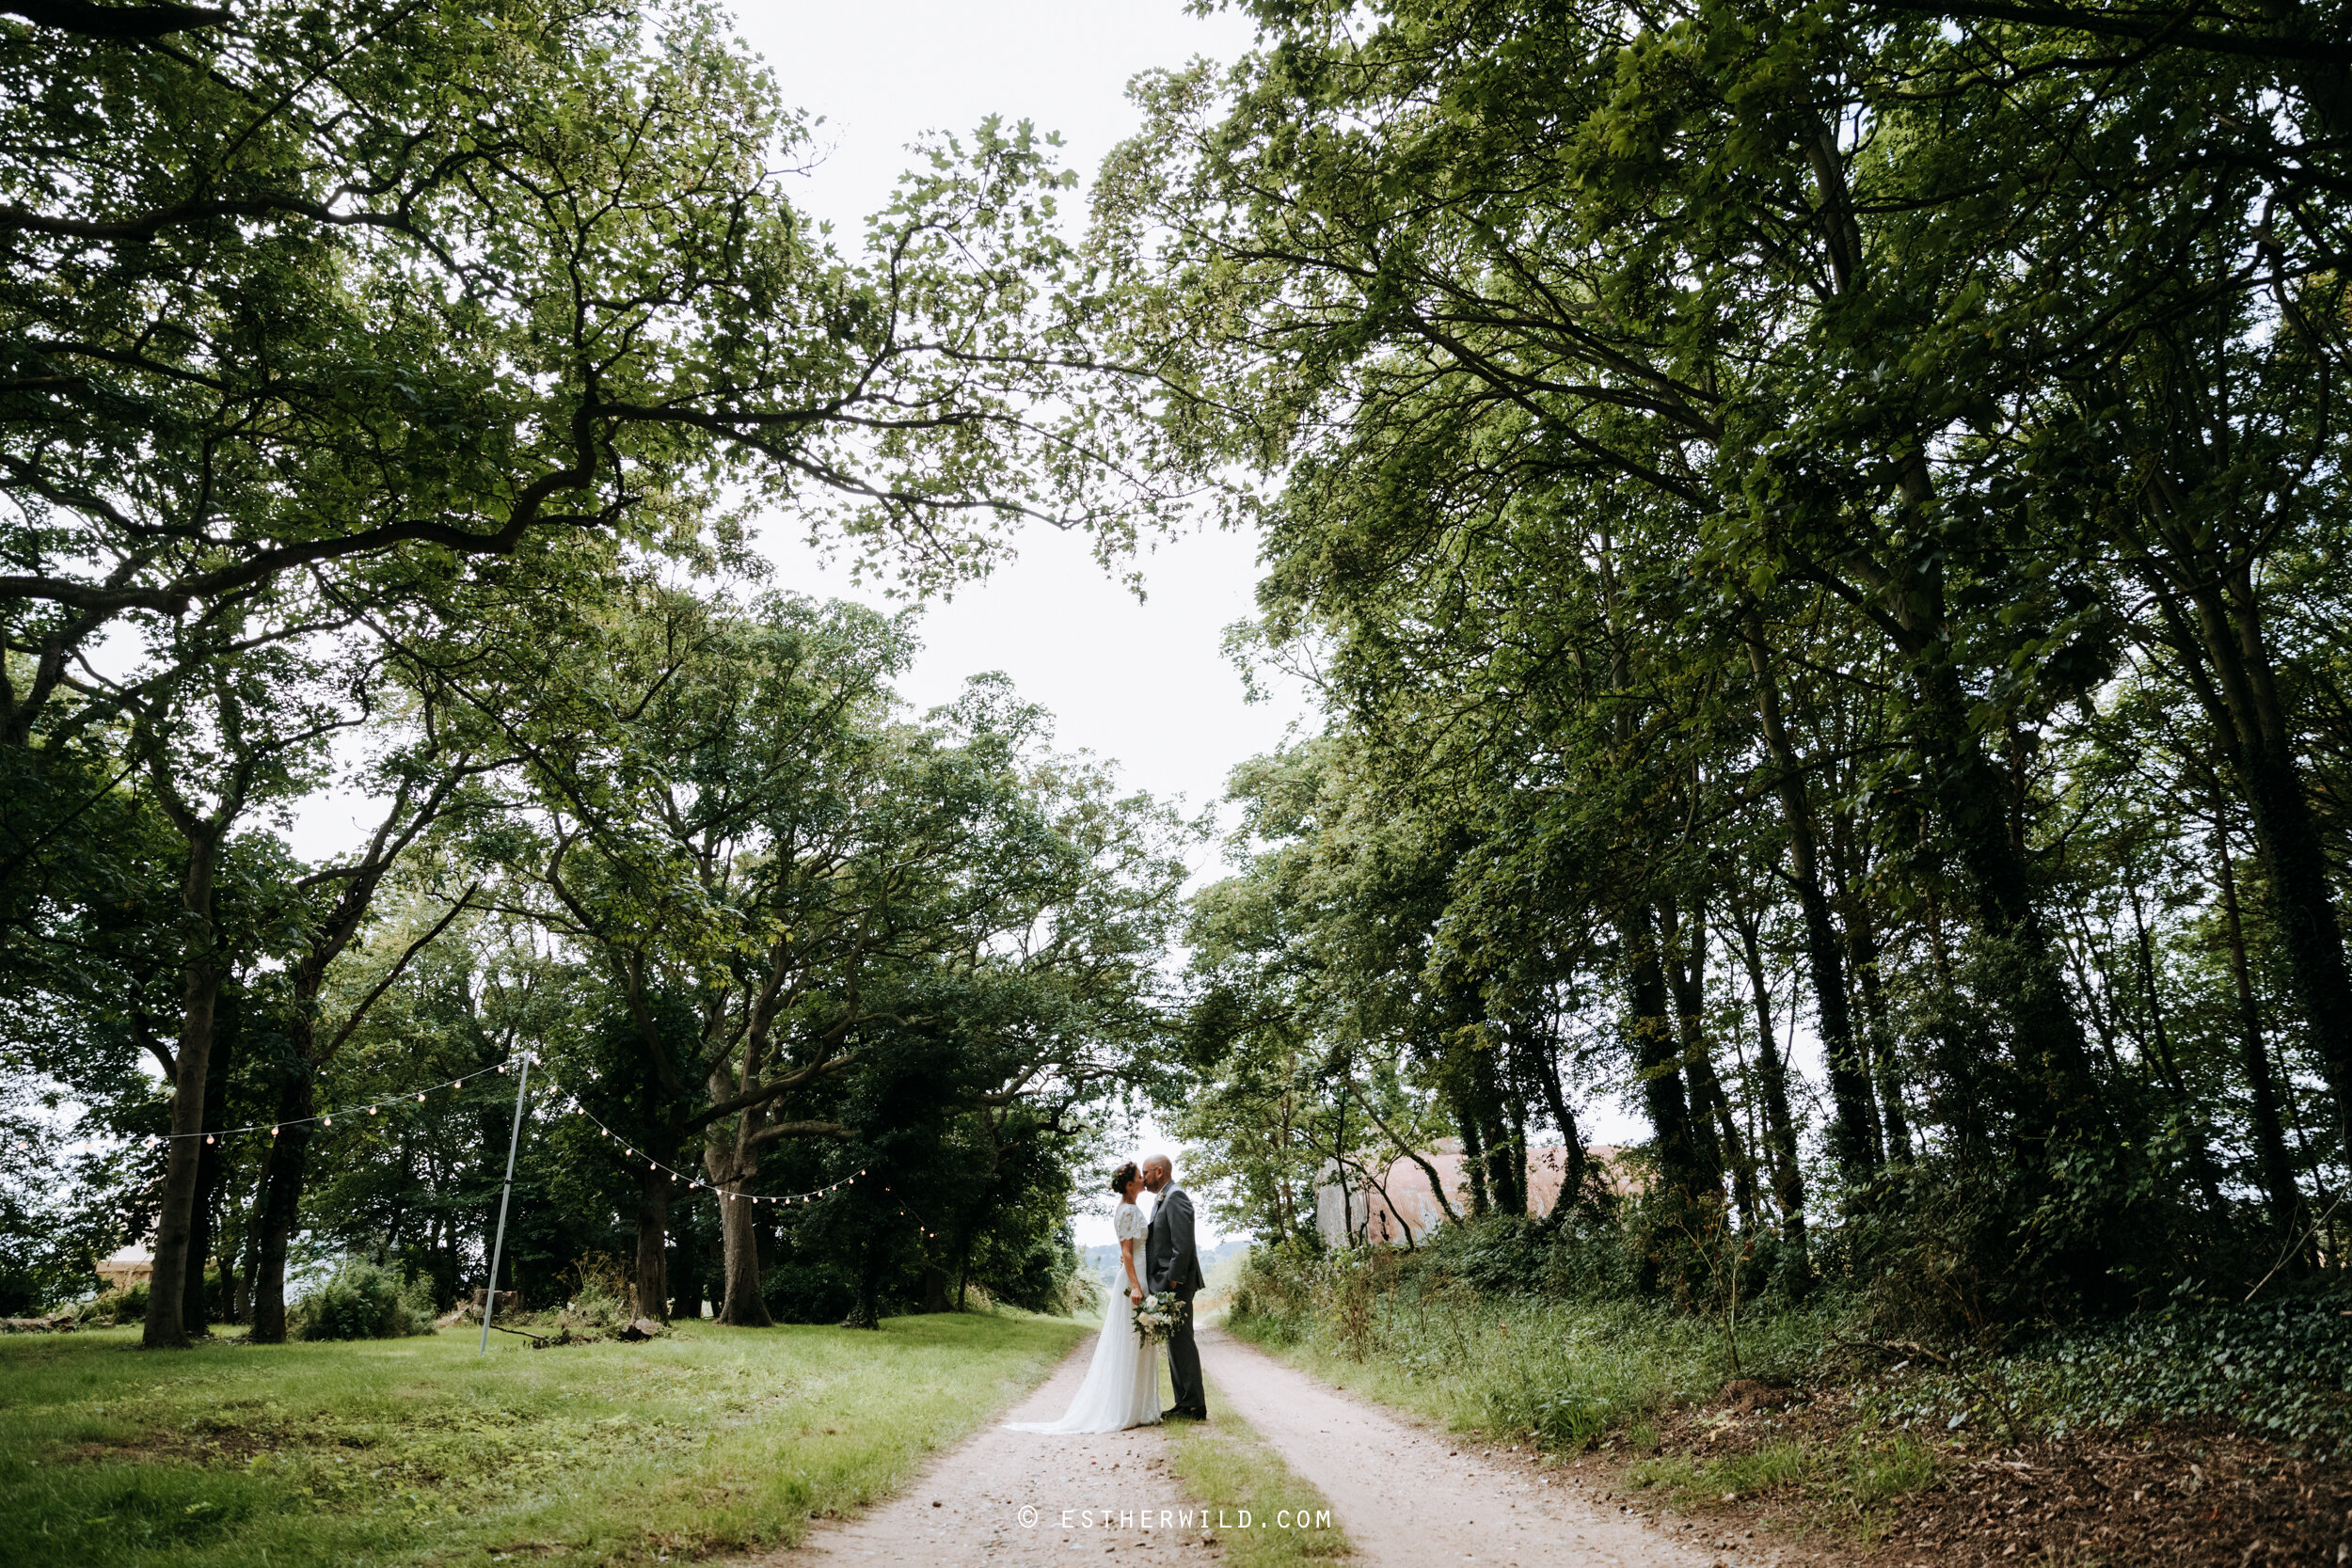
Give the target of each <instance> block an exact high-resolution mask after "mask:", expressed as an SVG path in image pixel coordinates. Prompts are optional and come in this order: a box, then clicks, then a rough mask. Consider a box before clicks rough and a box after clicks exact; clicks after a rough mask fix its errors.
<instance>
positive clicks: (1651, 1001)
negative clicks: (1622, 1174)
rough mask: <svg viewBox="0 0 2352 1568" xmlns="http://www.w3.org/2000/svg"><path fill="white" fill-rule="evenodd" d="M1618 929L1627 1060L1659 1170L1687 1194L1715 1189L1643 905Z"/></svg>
mask: <svg viewBox="0 0 2352 1568" xmlns="http://www.w3.org/2000/svg"><path fill="white" fill-rule="evenodd" d="M1618 933H1619V936H1620V937H1621V938H1622V940H1623V941H1624V942H1625V948H1626V954H1625V957H1626V965H1627V981H1628V986H1629V996H1628V1001H1629V1005H1630V1012H1631V1015H1632V1019H1631V1023H1632V1034H1633V1039H1632V1042H1631V1043H1632V1056H1633V1065H1634V1069H1635V1070H1636V1071H1637V1072H1638V1073H1640V1075H1641V1079H1642V1103H1643V1107H1644V1109H1645V1110H1646V1111H1648V1113H1649V1122H1650V1127H1651V1129H1652V1130H1653V1131H1654V1132H1656V1133H1657V1136H1658V1165H1659V1170H1660V1173H1661V1175H1662V1176H1663V1177H1664V1179H1665V1180H1666V1184H1667V1185H1668V1186H1669V1187H1670V1188H1673V1189H1675V1190H1677V1191H1678V1192H1680V1193H1681V1194H1682V1195H1683V1196H1684V1197H1685V1198H1687V1199H1696V1198H1697V1197H1699V1196H1701V1195H1703V1194H1707V1193H1719V1192H1721V1191H1722V1189H1723V1178H1722V1174H1721V1173H1720V1172H1719V1171H1716V1170H1714V1169H1712V1168H1711V1167H1709V1166H1708V1164H1707V1163H1706V1162H1705V1161H1704V1160H1703V1158H1702V1157H1701V1155H1700V1152H1699V1146H1698V1143H1697V1141H1696V1140H1695V1139H1693V1138H1692V1132H1691V1101H1690V1099H1689V1097H1688V1096H1687V1095H1686V1094H1685V1093H1684V1090H1683V1083H1682V1072H1681V1069H1680V1066H1679V1064H1678V1063H1677V1051H1676V1047H1675V1033H1674V1025H1673V1023H1672V1022H1671V1021H1669V1019H1668V1018H1667V1016H1666V1009H1667V999H1666V971H1665V968H1664V966H1663V965H1662V964H1661V963H1660V961H1659V954H1658V941H1657V938H1656V936H1655V935H1654V934H1653V927H1652V925H1651V917H1650V912H1649V911H1648V910H1646V909H1642V908H1638V907H1637V908H1636V909H1635V910H1634V911H1632V912H1630V913H1629V914H1627V915H1624V916H1622V917H1620V920H1619V923H1618Z"/></svg>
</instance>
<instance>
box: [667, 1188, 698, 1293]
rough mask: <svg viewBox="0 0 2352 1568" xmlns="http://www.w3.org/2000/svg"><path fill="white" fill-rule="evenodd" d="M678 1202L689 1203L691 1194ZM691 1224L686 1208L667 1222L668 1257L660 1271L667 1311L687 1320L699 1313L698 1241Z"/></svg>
mask: <svg viewBox="0 0 2352 1568" xmlns="http://www.w3.org/2000/svg"><path fill="white" fill-rule="evenodd" d="M681 1201H682V1202H683V1203H684V1204H687V1205H691V1204H692V1203H693V1201H694V1198H693V1195H692V1194H691V1193H690V1194H689V1195H687V1196H686V1197H685V1198H684V1199H683V1200H681ZM695 1223H696V1222H695V1220H694V1218H693V1216H692V1212H691V1208H690V1209H689V1210H688V1211H687V1212H685V1213H684V1214H682V1215H680V1216H679V1217H678V1218H677V1219H676V1220H675V1222H674V1223H673V1224H672V1225H671V1227H670V1256H669V1259H668V1262H667V1265H666V1267H665V1269H664V1271H663V1277H664V1278H665V1279H666V1280H667V1281H668V1283H669V1287H670V1313H671V1315H672V1317H674V1318H684V1319H687V1320H688V1321H689V1322H692V1321H694V1320H696V1319H699V1318H700V1317H701V1316H702V1315H703V1256H702V1243H701V1239H700V1238H699V1237H697V1236H696V1235H695V1234H694V1225H695Z"/></svg>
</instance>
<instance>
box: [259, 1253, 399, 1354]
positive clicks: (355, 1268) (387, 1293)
mask: <svg viewBox="0 0 2352 1568" xmlns="http://www.w3.org/2000/svg"><path fill="white" fill-rule="evenodd" d="M292 1327H293V1329H294V1338H297V1339H397V1338H403V1337H404V1336H406V1335H410V1334H430V1333H432V1332H433V1283H432V1281H431V1280H429V1279H425V1278H423V1277H419V1278H416V1279H404V1278H402V1277H401V1275H400V1272H399V1271H398V1270H396V1269H388V1268H385V1267H383V1266H382V1265H380V1264H376V1263H371V1262H369V1261H368V1260H367V1259H364V1258H346V1259H343V1260H342V1263H340V1264H338V1265H337V1266H336V1269H335V1272H334V1273H333V1274H331V1275H327V1276H326V1279H324V1280H322V1281H321V1282H320V1283H319V1284H318V1286H317V1287H316V1288H314V1289H313V1290H312V1291H310V1294H308V1295H306V1296H304V1297H303V1298H302V1299H301V1300H300V1301H298V1302H296V1303H295V1304H294V1322H293V1324H292Z"/></svg>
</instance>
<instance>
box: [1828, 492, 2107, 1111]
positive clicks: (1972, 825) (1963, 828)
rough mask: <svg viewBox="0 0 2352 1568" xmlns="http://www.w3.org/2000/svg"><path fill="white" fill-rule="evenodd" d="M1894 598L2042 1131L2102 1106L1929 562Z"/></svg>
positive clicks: (1916, 715)
mask: <svg viewBox="0 0 2352 1568" xmlns="http://www.w3.org/2000/svg"><path fill="white" fill-rule="evenodd" d="M1922 483H1924V481H1922ZM1892 597H1893V598H1894V599H1895V601H1896V602H1897V605H1898V607H1899V611H1898V618H1899V620H1900V621H1901V622H1903V623H1904V624H1905V626H1906V628H1907V630H1908V631H1909V633H1910V635H1911V636H1912V637H1913V638H1914V639H1915V640H1917V641H1919V642H1920V644H1921V645H1920V646H1919V647H1918V648H1917V649H1915V650H1912V651H1911V657H1910V659H1909V663H1910V665H1911V674H1912V679H1913V683H1914V689H1915V691H1916V693H1917V696H1918V702H1917V703H1916V705H1915V707H1914V708H1913V712H1912V729H1911V737H1912V740H1913V742H1914V743H1915V745H1916V746H1917V747H1918V748H1919V750H1920V751H1921V752H1922V753H1923V755H1924V758H1925V760H1926V762H1927V772H1928V775H1929V780H1930V784H1931V788H1932V790H1933V793H1934V798H1935V802H1936V810H1937V813H1938V815H1939V816H1942V817H1943V819H1944V823H1945V826H1946V828H1947V830H1948V832H1950V835H1951V842H1952V847H1953V848H1954V850H1955V851H1956V853H1957V855H1958V858H1959V861H1960V864H1961V868H1962V869H1963V871H1964V872H1965V873H1966V874H1967V878H1968V884H1969V887H1970V889H1971V891H1972V892H1973V893H1974V894H1975V895H1976V899H1975V904H1976V914H1977V922H1978V925H1979V927H1980V928H1981V929H1982V930H1983V931H1984V933H1985V935H1986V936H1987V937H1989V938H1991V939H1992V940H1993V941H1994V942H1996V943H1998V944H1999V945H2000V946H2001V947H2003V948H2005V949H2006V954H2005V957H2006V959H2007V963H2006V967H2007V968H2008V969H2009V971H2010V973H2009V974H2006V975H2004V976H2003V977H2002V985H2003V990H2004V992H2005V1004H2006V1005H2005V1007H2004V1010H2005V1011H2006V1012H2007V1013H2008V1015H2009V1018H2010V1024H2011V1027H2012V1030H2013V1033H2014V1038H2015V1042H2016V1044H2015V1051H2016V1056H2017V1063H2018V1066H2019V1067H2020V1068H2021V1069H2023V1070H2024V1072H2025V1073H2026V1076H2027V1078H2028V1079H2029V1080H2032V1081H2034V1082H2035V1083H2036V1084H2037V1085H2038V1086H2039V1087H2040V1088H2041V1090H2042V1099H2041V1101H2040V1102H2039V1103H2038V1104H2029V1105H2028V1106H2027V1107H2026V1109H2027V1114H2028V1117H2030V1118H2031V1119H2030V1120H2029V1122H2028V1128H2029V1131H2030V1132H2034V1133H2038V1134H2044V1135H2046V1134H2047V1133H2048V1132H2054V1131H2056V1130H2057V1129H2058V1127H2059V1126H2061V1125H2064V1124H2067V1123H2071V1122H2076V1121H2080V1120H2084V1119H2086V1118H2090V1117H2096V1116H2097V1115H2098V1114H2099V1105H2098V1100H2097V1090H2096V1085H2094V1084H2093V1083H2092V1081H2091V1076H2090V1051H2089V1047H2088V1045H2087V1043H2086V1041H2085V1039H2084V1036H2083V1027H2082V1021H2081V1020H2080V1019H2078V1018H2076V1017H2075V1016H2074V1006H2073V1005H2072V1003H2070V1002H2069V1000H2068V998H2067V993H2066V984H2065V978H2064V976H2063V974H2061V973H2060V971H2059V968H2058V958H2057V955H2056V954H2055V953H2054V952H2053V951H2052V948H2051V942H2050V933H2049V930H2048V928H2047V926H2046V925H2045V923H2044V922H2043V920H2042V911H2041V907H2040V905H2039V903H2038V902H2037V900H2036V898H2035V895H2034V886H2033V877H2032V875H2031V871H2030V868H2029V867H2028V866H2027V864H2026V861H2025V858H2024V857H2023V856H2022V855H2021V854H2019V853H2018V848H2017V844H2016V841H2015V839H2014V838H2013V837H2012V835H2011V812H2010V801H2011V790H2010V786H2009V781H2008V780H2007V778H2006V777H2005V776H2004V771H2003V769H2002V768H2000V767H1999V766H1997V765H1996V764H1994V762H1993V761H1992V760H1991V759H1990V758H1988V757H1987V756H1986V755H1985V754H1984V748H1983V746H1982V744H1981V743H1980V741H1979V737H1978V736H1977V734H1976V732H1975V730H1974V729H1973V728H1972V727H1971V725H1970V722H1969V718H1968V714H1969V707H1970V698H1969V695H1968V692H1967V689H1965V688H1964V687H1963V685H1962V683H1961V679H1960V673H1959V671H1958V670H1957V669H1955V668H1954V667H1953V666H1952V664H1951V663H1950V661H1949V659H1948V658H1947V657H1945V656H1944V654H1943V651H1942V650H1943V644H1942V642H1941V641H1940V637H1941V632H1942V627H1943V626H1944V622H1945V618H1946V617H1945V608H1944V593H1943V583H1942V578H1941V576H1940V575H1939V574H1938V573H1937V572H1936V571H1935V570H1934V569H1933V568H1932V567H1931V568H1928V569H1927V570H1925V571H1923V572H1922V573H1921V574H1920V576H1918V577H1917V578H1913V579H1912V580H1910V581H1909V582H1907V583H1905V584H1904V585H1903V592H1900V593H1898V594H1893V595H1892ZM1866 1092H1867V1087H1866Z"/></svg>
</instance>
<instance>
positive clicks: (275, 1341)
mask: <svg viewBox="0 0 2352 1568" xmlns="http://www.w3.org/2000/svg"><path fill="white" fill-rule="evenodd" d="M317 1110H318V1102H317V1101H316V1100H315V1099H314V1098H313V1096H312V1094H311V1090H310V1067H309V1065H308V1064H307V1063H302V1062H297V1063H296V1064H295V1067H294V1076H293V1077H292V1078H290V1079H288V1080H287V1081H286V1082H285V1084H283V1085H280V1086H279V1088H278V1134H277V1136H275V1137H274V1138H272V1139H271V1140H270V1146H269V1163H268V1166H267V1168H266V1170H265V1172H264V1174H263V1176H262V1214H261V1221H260V1224H261V1232H262V1234H261V1250H260V1253H259V1255H258V1256H259V1260H258V1262H257V1264H256V1268H255V1275H254V1290H253V1326H252V1328H251V1329H250V1330H248V1331H247V1333H246V1340H247V1341H248V1342H250V1343H252V1344H257V1345H282V1344H284V1343H285V1342H286V1251H287V1249H288V1248H289V1247H290V1246H292V1245H293V1244H294V1227H295V1221H296V1219H297V1214H298V1211H299V1209H300V1207H301V1202H302V1182H303V1177H304V1174H305V1172H306V1170H307V1168H308V1166H309V1164H310V1139H311V1137H312V1135H313V1129H312V1128H311V1126H310V1122H309V1119H308V1118H309V1117H311V1116H313V1115H314V1114H316V1112H317Z"/></svg>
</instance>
